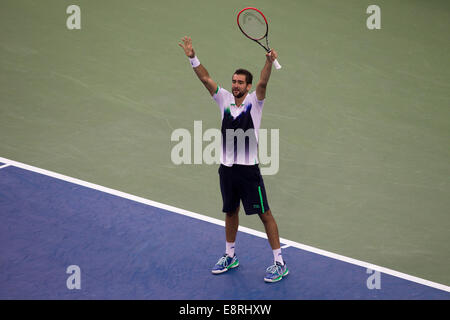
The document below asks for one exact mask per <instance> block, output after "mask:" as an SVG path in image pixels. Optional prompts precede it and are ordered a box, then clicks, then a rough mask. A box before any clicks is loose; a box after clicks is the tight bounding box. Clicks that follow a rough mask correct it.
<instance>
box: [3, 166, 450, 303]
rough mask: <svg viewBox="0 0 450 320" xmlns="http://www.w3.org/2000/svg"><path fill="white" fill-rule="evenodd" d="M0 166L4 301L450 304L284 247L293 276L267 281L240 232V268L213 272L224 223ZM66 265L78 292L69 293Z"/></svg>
mask: <svg viewBox="0 0 450 320" xmlns="http://www.w3.org/2000/svg"><path fill="white" fill-rule="evenodd" d="M2 161H3V163H0V168H1V169H0V219H1V223H0V243H1V245H0V259H1V260H0V299H167V300H169V299H182V300H192V299H195V300H197V299H201V300H220V299H227V300H229V299H233V300H234V299H245V300H253V299H258V300H260V299H274V300H275V299H276V300H284V299H291V300H292V299H450V288H449V287H447V286H445V285H441V284H437V283H432V282H429V281H426V280H423V279H419V278H414V277H412V276H411V277H409V278H410V279H409V278H408V276H407V275H406V276H403V275H402V274H400V273H399V274H400V275H401V276H395V274H396V273H395V272H388V273H384V272H382V273H380V274H379V278H378V281H379V289H378V288H372V289H369V287H370V286H369V287H368V282H370V281H368V278H369V277H372V276H373V274H371V273H370V271H369V273H368V270H367V268H366V267H365V266H363V265H361V264H358V263H356V264H355V263H349V262H348V261H343V260H340V259H335V258H331V257H329V256H326V255H322V254H318V253H316V252H312V251H309V250H302V249H300V248H298V247H296V245H295V243H291V242H289V241H286V240H285V243H283V246H284V249H283V250H284V251H283V255H284V257H285V260H286V261H287V263H288V266H289V269H290V274H289V275H288V276H287V277H286V278H285V279H284V280H283V281H281V282H279V283H274V284H267V283H265V282H264V281H263V276H264V272H265V268H266V267H267V266H268V265H269V264H270V263H271V259H272V257H271V252H270V250H268V246H269V244H268V242H267V240H266V239H264V238H263V237H261V236H259V235H258V234H257V233H254V234H252V232H248V230H245V228H244V231H240V232H239V233H238V238H237V241H238V244H239V247H238V251H237V255H238V257H239V260H240V266H239V267H238V268H236V269H234V270H231V271H229V272H227V273H225V274H222V275H213V274H211V272H210V270H211V267H212V266H213V265H214V263H215V262H216V260H217V259H218V258H219V257H220V256H221V254H222V253H223V250H224V248H223V247H224V230H223V226H222V225H220V223H218V222H215V221H213V220H211V219H209V220H210V221H209V220H208V219H203V218H202V216H200V215H198V214H192V215H189V214H180V213H179V212H173V211H177V210H172V211H171V210H167V209H163V208H162V207H163V206H160V205H151V204H149V203H151V201H146V200H145V199H141V198H138V197H135V199H134V198H133V196H131V195H127V194H122V193H120V192H116V193H117V194H114V193H115V191H114V190H110V189H107V188H102V187H100V186H96V185H91V184H89V183H85V182H82V181H78V180H76V179H72V178H69V177H65V176H60V175H58V174H56V173H52V172H49V171H45V170H41V169H38V168H34V167H31V166H27V165H24V164H20V163H17V162H14V161H8V159H3V160H2ZM0 162H1V161H0ZM180 210H182V209H180ZM72 265H75V266H78V267H79V270H80V273H79V275H80V277H79V282H80V284H81V287H80V289H69V288H68V286H67V283H66V282H67V279H68V278H69V277H70V276H71V274H69V273H66V270H67V267H69V266H72ZM389 273H391V274H389Z"/></svg>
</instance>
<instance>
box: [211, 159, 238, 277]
mask: <svg viewBox="0 0 450 320" xmlns="http://www.w3.org/2000/svg"><path fill="white" fill-rule="evenodd" d="M219 178H220V191H221V193H222V200H223V208H222V211H223V212H224V213H225V238H226V242H225V254H224V255H223V256H222V257H221V258H220V259H219V261H217V263H216V264H215V266H214V267H213V269H212V273H214V274H220V273H223V272H226V271H228V270H229V269H232V268H236V267H237V266H239V260H238V259H237V257H236V255H235V253H234V249H235V242H236V234H237V231H238V227H239V202H240V199H239V195H238V194H237V189H236V187H235V186H234V184H233V180H234V179H233V169H232V168H229V167H226V166H223V165H221V166H220V168H219Z"/></svg>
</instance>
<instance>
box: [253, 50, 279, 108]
mask: <svg viewBox="0 0 450 320" xmlns="http://www.w3.org/2000/svg"><path fill="white" fill-rule="evenodd" d="M276 58H278V54H277V52H276V51H275V50H271V51H270V52H268V53H266V63H265V64H264V67H263V69H262V70H261V76H260V77H259V81H258V84H257V85H256V98H258V100H260V101H261V100H264V98H265V97H266V89H267V83H268V82H269V78H270V73H271V72H272V63H273V62H274V61H275V59H276Z"/></svg>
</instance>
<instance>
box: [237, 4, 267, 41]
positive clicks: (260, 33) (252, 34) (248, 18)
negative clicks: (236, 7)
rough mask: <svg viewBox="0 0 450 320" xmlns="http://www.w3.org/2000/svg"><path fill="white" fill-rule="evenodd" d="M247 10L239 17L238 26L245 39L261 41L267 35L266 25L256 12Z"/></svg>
mask: <svg viewBox="0 0 450 320" xmlns="http://www.w3.org/2000/svg"><path fill="white" fill-rule="evenodd" d="M252 11H253V10H251V11H250V10H247V11H246V12H243V13H242V14H241V15H240V16H239V25H240V27H241V29H242V32H244V33H245V34H246V35H247V37H249V38H251V39H253V40H261V39H262V38H264V37H265V36H266V35H267V24H266V21H265V19H264V17H263V16H262V15H261V14H259V13H258V12H256V11H253V12H252Z"/></svg>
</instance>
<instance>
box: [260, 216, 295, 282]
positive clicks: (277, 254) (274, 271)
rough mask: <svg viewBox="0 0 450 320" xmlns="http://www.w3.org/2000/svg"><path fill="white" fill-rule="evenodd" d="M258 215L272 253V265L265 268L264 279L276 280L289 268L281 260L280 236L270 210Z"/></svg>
mask: <svg viewBox="0 0 450 320" xmlns="http://www.w3.org/2000/svg"><path fill="white" fill-rule="evenodd" d="M259 217H260V219H261V221H262V223H263V224H264V228H265V230H266V234H267V239H268V240H269V244H270V246H271V248H272V253H273V260H274V263H273V265H271V266H269V267H268V268H267V269H266V275H265V277H264V281H266V282H277V281H280V280H281V279H283V277H284V276H287V275H288V273H289V270H288V268H287V265H286V263H285V262H284V260H283V256H282V255H281V246H280V236H279V234H278V226H277V223H276V221H275V218H274V217H273V215H272V212H271V211H270V210H267V211H266V212H264V213H261V214H259Z"/></svg>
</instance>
